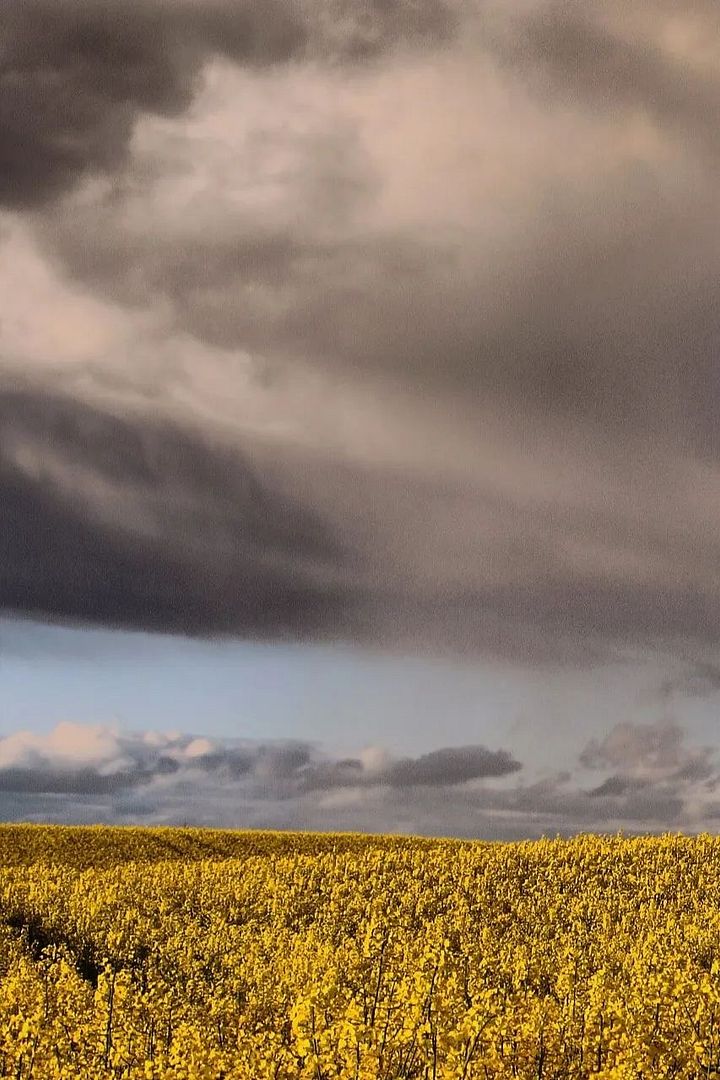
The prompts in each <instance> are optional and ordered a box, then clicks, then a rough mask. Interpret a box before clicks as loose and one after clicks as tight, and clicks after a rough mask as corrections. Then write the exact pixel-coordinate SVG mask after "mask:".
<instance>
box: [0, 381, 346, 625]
mask: <svg viewBox="0 0 720 1080" xmlns="http://www.w3.org/2000/svg"><path fill="white" fill-rule="evenodd" d="M28 455H29V457H28ZM53 467H54V468H55V470H56V471H55V472H53ZM58 469H60V470H61V472H60V474H58V471H57V470H58ZM74 470H79V471H80V474H81V475H83V470H84V473H85V474H87V475H88V476H89V477H90V484H89V487H88V486H86V487H84V488H81V494H80V495H78V491H77V489H75V490H73V484H72V477H73V475H74ZM63 480H64V481H65V486H64V484H63ZM68 485H69V486H68ZM124 493H128V494H129V501H128V502H127V505H126V507H125V510H123V509H122V499H123V494H124ZM0 501H1V503H2V507H3V520H2V528H0V604H1V605H2V607H3V608H4V609H6V610H16V611H18V612H25V613H28V612H30V613H35V614H38V615H45V616H55V617H60V618H69V619H79V620H85V621H90V622H98V623H109V624H115V625H124V626H130V627H144V628H146V629H155V630H165V631H170V632H172V631H181V632H188V631H189V632H193V633H199V634H206V633H242V634H248V635H251V636H259V637H270V638H272V637H278V636H290V637H298V636H306V635H309V636H313V635H314V634H315V633H317V634H319V635H323V634H324V633H326V632H327V630H328V628H329V627H330V626H332V625H333V623H334V622H336V621H337V620H338V619H339V617H340V615H341V612H342V609H343V605H344V602H345V598H343V599H340V598H339V597H338V596H337V590H336V588H335V587H334V586H333V584H332V581H328V580H323V579H322V574H323V567H325V566H329V567H330V568H332V567H335V566H337V565H338V564H340V563H342V559H343V555H342V552H341V551H340V550H339V548H338V546H337V544H336V542H335V540H334V538H332V537H330V536H329V535H328V534H327V532H326V530H325V529H324V528H323V524H322V522H320V521H319V520H317V518H316V517H314V516H313V514H312V513H309V512H307V511H306V510H305V509H304V508H302V507H299V506H298V505H297V504H296V503H295V502H294V501H293V499H292V498H291V497H290V496H288V495H285V494H278V493H276V492H273V491H272V490H269V489H268V488H267V487H266V486H265V485H264V484H263V480H262V479H261V478H260V476H259V475H258V474H257V472H256V470H255V468H254V467H253V463H252V462H251V461H249V460H247V459H246V458H244V457H243V455H242V454H240V453H239V452H236V451H231V450H227V449H221V448H218V447H216V446H215V447H214V446H213V445H212V443H209V442H207V441H205V439H204V438H202V437H201V436H199V435H193V434H192V433H190V432H189V431H184V430H181V429H178V428H177V427H175V426H173V425H172V424H169V423H153V422H150V421H147V420H144V421H141V422H137V421H133V420H132V418H129V417H122V416H115V415H112V414H111V413H108V412H106V411H103V410H100V409H97V408H92V407H90V406H87V405H82V404H80V403H78V402H75V401H73V400H72V399H67V398H61V397H53V396H50V395H39V396H38V395H32V394H27V393H25V392H23V391H20V390H16V391H6V392H4V393H2V394H0ZM300 548H303V549H304V555H303V556H302V557H300V558H298V556H299V552H300ZM305 559H306V560H307V562H306V564H305V569H302V568H301V564H302V563H303V561H304V560H305ZM333 609H334V610H333ZM313 628H314V629H313Z"/></svg>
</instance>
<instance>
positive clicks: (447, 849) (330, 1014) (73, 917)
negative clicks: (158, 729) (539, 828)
mask: <svg viewBox="0 0 720 1080" xmlns="http://www.w3.org/2000/svg"><path fill="white" fill-rule="evenodd" d="M75 835H76V841H75V846H76V848H77V857H78V860H79V861H80V863H81V864H84V863H85V862H86V861H87V859H86V858H84V857H83V856H82V853H81V852H80V850H79V847H78V845H80V846H81V845H82V844H83V842H85V837H86V842H87V844H89V845H90V846H92V844H95V843H97V839H96V837H97V831H94V832H93V833H88V834H82V833H80V834H77V833H76V834H75ZM130 835H131V834H127V833H126V834H124V839H122V843H121V844H120V846H119V847H117V848H116V850H117V851H119V852H121V854H122V857H123V858H124V859H125V860H127V859H128V857H129V856H131V854H132V843H131V841H130V839H128V837H129V836H130ZM157 835H158V834H156V836H155V840H156V841H157ZM169 835H170V834H169V833H168V837H169ZM212 835H216V836H217V835H219V834H208V837H210V836H212ZM225 836H226V837H227V838H228V839H227V844H228V845H229V844H230V843H231V838H232V837H233V834H225ZM278 836H279V834H278ZM132 837H134V842H135V843H136V844H137V850H138V855H139V858H140V861H137V862H127V861H125V862H119V863H117V864H115V865H112V864H111V862H110V859H109V857H108V859H106V860H104V861H105V862H106V865H105V866H102V867H100V868H97V869H93V868H90V869H88V868H85V867H84V865H80V866H77V865H73V863H72V845H68V844H67V842H66V838H65V837H63V836H62V835H61V834H58V843H59V845H60V847H59V848H58V857H57V858H56V859H55V860H53V859H51V858H50V857H49V856H48V852H49V851H50V849H51V847H52V842H53V841H52V837H51V836H48V835H45V836H44V837H43V838H42V839H40V838H38V839H36V840H35V841H34V842H35V843H36V845H38V849H39V848H40V847H42V846H43V845H44V847H43V850H44V851H45V855H44V856H43V858H44V861H43V862H39V863H36V864H28V865H21V860H20V858H19V857H18V859H16V863H17V864H18V865H15V866H5V868H3V869H0V914H1V916H2V927H1V928H0V957H2V960H1V962H0V1075H3V1076H12V1077H15V1078H17V1080H22V1078H27V1077H31V1076H33V1077H40V1078H42V1077H67V1078H71V1077H72V1078H73V1080H75V1078H77V1077H93V1078H98V1080H99V1078H105V1077H118V1078H119V1077H138V1078H139V1077H145V1078H147V1080H153V1078H160V1077H163V1078H165V1077H168V1078H175V1080H181V1078H182V1080H191V1078H192V1080H196V1078H201V1077H202V1078H206V1080H221V1078H225V1080H231V1078H233V1080H234V1078H238V1080H240V1078H242V1080H269V1078H277V1080H290V1078H293V1080H294V1078H307V1080H330V1078H343V1080H370V1078H373V1080H377V1078H380V1077H382V1078H385V1080H401V1078H408V1080H409V1078H424V1080H431V1078H432V1080H450V1078H453V1080H461V1078H462V1080H471V1078H482V1080H488V1078H494V1077H498V1078H500V1077H503V1078H505V1077H507V1078H510V1077H519V1078H523V1080H525V1078H527V1080H530V1078H540V1080H542V1078H546V1080H548V1078H551V1077H556V1078H565V1077H586V1076H599V1077H604V1078H606V1080H610V1078H616V1080H619V1078H626V1077H628V1078H629V1077H633V1078H645V1080H650V1078H656V1077H682V1078H691V1077H692V1078H698V1080H699V1078H700V1077H711V1076H720V841H718V840H715V839H712V838H710V837H700V838H696V839H683V838H678V837H664V838H660V839H644V840H624V839H620V838H616V839H599V838H587V837H586V838H580V839H577V840H573V841H539V842H535V843H527V844H512V845H486V844H477V845H474V844H456V843H453V842H449V841H447V842H415V841H410V842H403V841H397V840H393V839H391V838H387V839H385V838H379V839H378V838H373V839H372V840H370V839H366V840H362V839H360V838H353V837H337V838H333V837H327V836H325V837H315V838H313V837H304V838H303V840H302V846H303V850H301V851H299V852H297V853H295V852H293V851H292V850H289V849H288V845H289V840H288V837H287V835H286V836H284V837H281V838H279V839H278V840H277V844H276V845H275V843H274V839H273V834H264V839H263V840H262V843H261V842H260V840H259V838H258V837H255V838H253V836H252V834H245V835H244V836H243V835H242V834H235V836H234V841H233V842H234V844H235V846H236V848H237V850H236V851H235V852H234V854H235V856H237V857H233V858H229V857H228V850H226V849H223V850H222V851H218V853H217V854H216V856H215V857H214V858H211V859H202V858H200V859H199V858H198V857H197V856H198V844H199V841H200V840H201V839H202V834H198V833H196V832H192V831H190V832H187V833H185V832H174V833H172V838H173V839H172V842H173V843H174V844H175V850H174V858H173V860H172V861H166V860H163V861H152V858H151V857H149V856H148V854H147V852H148V851H149V850H150V848H151V847H152V843H153V840H152V839H148V835H147V834H144V833H143V832H142V831H137V832H134V833H133V834H132ZM3 842H4V843H6V844H8V843H9V841H8V840H7V837H5V838H0V848H1V846H2V843H3ZM103 843H104V844H105V847H104V848H103V850H105V851H106V853H109V851H110V850H111V848H112V833H111V832H110V831H109V830H108V831H107V833H106V834H105V836H104V838H103ZM183 844H187V846H188V858H187V859H184V858H183V857H182V848H183ZM243 844H245V845H246V850H250V851H254V852H256V851H257V848H258V845H260V846H261V849H262V850H263V851H264V853H263V854H257V853H253V854H247V855H246V856H245V857H240V856H242V854H243ZM253 845H255V847H253ZM290 847H292V845H290ZM61 848H62V852H63V857H64V858H65V861H64V862H63V860H62V859H61V858H60V856H59V852H60V849H61Z"/></svg>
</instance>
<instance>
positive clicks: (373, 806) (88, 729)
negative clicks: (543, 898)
mask: <svg viewBox="0 0 720 1080" xmlns="http://www.w3.org/2000/svg"><path fill="white" fill-rule="evenodd" d="M719 784H720V766H719V765H718V762H717V760H716V755H715V753H714V752H713V751H710V750H709V749H708V748H704V747H699V746H694V745H692V744H690V743H688V740H687V736H686V734H685V733H684V732H683V731H682V730H680V729H679V728H677V727H676V726H675V725H673V724H668V723H667V722H664V723H660V724H619V725H617V727H615V728H614V729H612V730H611V731H609V732H607V734H606V735H605V737H604V738H603V739H601V740H594V741H592V742H591V743H590V744H588V746H587V747H586V748H585V749H584V750H583V751H582V753H581V754H580V757H579V759H578V761H577V763H576V766H575V768H574V770H571V771H569V772H563V773H558V772H555V773H548V774H545V775H538V774H534V773H533V772H532V770H531V769H528V767H527V766H525V767H523V765H522V763H521V762H519V761H518V760H517V759H516V758H515V757H514V756H513V754H512V753H510V752H509V751H507V750H491V749H488V748H487V747H484V746H477V745H474V746H464V747H444V748H440V749H438V750H435V751H431V752H430V753H427V754H424V755H420V756H417V757H404V758H397V757H393V756H392V755H390V754H388V753H387V752H386V751H385V750H383V749H382V748H381V747H368V748H366V749H365V750H363V751H362V752H361V753H360V754H358V755H356V756H353V757H345V758H340V757H337V756H333V755H331V754H328V753H325V752H322V751H321V750H320V749H319V748H318V747H316V746H314V745H311V744H309V743H306V742H302V741H297V740H295V741H293V740H288V741H285V742H267V743H258V742H249V741H242V740H220V739H209V738H206V737H202V736H190V735H181V734H178V733H174V734H173V733H157V732H145V733H139V734H129V733H120V732H119V731H118V730H116V729H114V728H112V727H107V726H103V725H95V726H86V725H78V724H72V723H63V724H60V725H58V727H57V728H55V729H54V730H53V731H52V732H49V733H48V734H44V735H38V734H30V733H28V732H17V733H15V734H13V735H9V736H6V737H5V738H3V739H0V815H1V816H2V817H3V818H4V819H12V820H33V819H37V820H53V821H67V822H72V821H90V820H93V821H109V822H129V821H132V822H141V823H142V822H145V823H148V824H159V823H162V824H168V823H170V824H172V823H175V824H178V823H179V824H182V823H188V824H198V825H223V826H228V827H238V828H241V827H250V826H252V827H263V828H268V827H274V828H309V829H326V830H333V829H345V830H347V829H350V830H361V831H394V832H415V833H428V834H435V835H457V836H474V837H479V838H486V839H511V838H522V837H526V836H539V835H555V834H556V833H562V834H566V835H567V834H571V833H574V832H582V831H589V830H593V831H603V830H605V831H616V830H618V829H620V828H622V829H624V830H626V831H629V832H637V831H640V832H645V831H667V830H671V831H676V830H685V831H688V830H689V831H699V830H702V829H708V828H710V829H712V828H715V827H716V822H717V819H718V815H720V799H719V798H718V785H719Z"/></svg>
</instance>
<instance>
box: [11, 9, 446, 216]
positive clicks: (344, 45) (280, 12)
mask: <svg viewBox="0 0 720 1080" xmlns="http://www.w3.org/2000/svg"><path fill="white" fill-rule="evenodd" d="M453 21H454V20H453V16H452V13H451V11H450V10H449V9H448V8H447V7H446V6H445V5H444V4H443V3H442V0H423V2H421V3H419V4H414V3H407V2H404V0H392V2H390V3H378V2H374V0H371V2H369V3H367V4H361V5H356V4H347V3H341V4H324V3H315V4H312V3H309V4H302V3H300V4H292V5H288V4H284V3H282V2H275V0H262V3H254V2H253V0H242V2H240V3H237V2H230V0H202V2H200V0H141V2H140V3H136V4H129V3H127V2H123V0H109V2H108V0H6V2H5V4H4V6H3V47H2V53H0V94H1V96H2V109H1V110H0V165H1V166H2V167H1V168H0V203H4V204H5V205H8V206H15V207H28V206H32V205H36V204H38V203H43V202H45V201H46V200H48V199H50V198H52V197H53V196H56V195H58V194H61V193H62V192H63V191H66V190H68V189H69V188H71V187H72V186H73V185H74V184H76V183H77V182H78V181H79V180H81V179H82V178H83V177H84V176H86V175H88V174H93V173H113V172H116V171H118V170H119V169H120V168H121V167H122V166H123V165H124V164H125V162H126V160H127V154H128V149H129V144H130V140H131V137H132V132H133V125H134V122H135V120H136V118H137V117H138V115H140V114H142V113H156V114H160V115H163V116H174V115H178V114H180V113H182V112H184V111H185V110H186V109H187V108H188V107H189V105H190V104H191V102H192V99H193V96H194V94H195V92H196V90H197V87H198V80H199V77H200V75H201V72H202V68H203V66H204V64H205V62H206V61H207V60H208V59H209V58H210V57H211V56H213V55H220V56H224V57H227V58H228V59H230V60H232V61H234V62H236V63H239V64H243V65H247V66H250V67H257V66H260V67H267V66H272V65H273V64H277V63H282V62H287V61H289V60H291V59H293V58H295V59H300V58H302V59H305V60H312V59H313V58H317V57H319V58H321V59H324V60H326V61H333V62H338V61H341V60H346V61H347V60H355V61H359V60H367V59H371V58H372V57H374V56H377V55H378V54H380V53H382V52H383V51H385V50H387V49H389V48H391V47H392V46H393V45H395V44H396V43H397V42H399V41H407V42H409V43H412V42H419V43H423V42H427V41H430V42H433V41H434V42H437V41H438V40H442V39H443V38H445V37H446V36H447V35H448V34H449V33H451V31H452V26H453Z"/></svg>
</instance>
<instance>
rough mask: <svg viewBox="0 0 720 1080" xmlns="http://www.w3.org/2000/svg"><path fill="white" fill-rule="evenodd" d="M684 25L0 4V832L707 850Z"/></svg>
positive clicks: (704, 573)
mask: <svg viewBox="0 0 720 1080" xmlns="http://www.w3.org/2000/svg"><path fill="white" fill-rule="evenodd" d="M716 31H717V10H716V4H715V3H714V2H712V3H711V0H694V2H693V3H692V4H691V3H689V2H687V3H682V2H681V3H678V2H672V3H671V2H670V0H647V2H646V3H644V4H642V5H627V4H626V3H621V2H620V0H594V2H590V0H578V2H576V3H573V4H567V3H561V2H559V0H557V2H552V0H512V2H511V0H297V2H296V3H292V4H290V3H287V2H284V0H278V2H277V3H276V2H274V0H4V2H3V5H2V28H1V29H0V506H1V508H2V517H1V519H0V606H1V608H2V613H3V617H2V623H1V625H0V631H1V633H0V694H1V695H2V698H1V699H0V706H1V707H2V709H3V715H2V717H1V718H0V719H1V721H2V724H1V727H0V731H1V732H2V734H3V735H4V738H3V739H0V796H1V797H2V800H3V801H2V806H0V814H2V815H4V816H15V817H18V816H20V817H27V816H33V817H40V818H41V817H53V818H54V819H59V818H63V817H66V818H73V819H77V818H82V819H84V820H94V819H98V820H99V819H103V820H105V819H116V818H117V819H121V820H176V819H183V820H202V821H203V822H207V823H211V822H212V821H213V820H222V823H225V824H233V823H238V824H247V823H260V824H264V823H267V824H278V825H284V824H288V823H289V824H293V823H295V824H297V823H299V824H302V825H304V826H308V827H343V828H349V827H358V828H393V829H416V830H419V831H434V832H455V831H464V832H465V833H467V832H470V833H474V832H477V833H478V834H482V835H490V834H494V835H499V836H500V835H502V836H506V835H510V834H513V835H515V834H517V835H526V834H527V835H530V834H532V835H535V834H537V833H538V832H541V831H544V830H546V829H549V830H551V831H554V830H556V829H560V830H562V831H572V830H574V829H576V828H589V827H592V828H606V827H621V826H622V827H627V828H640V829H644V828H648V829H658V828H663V827H672V828H676V827H683V828H696V827H708V828H711V827H712V822H713V821H714V819H715V816H716V814H717V813H718V809H717V805H716V801H715V794H714V793H715V787H716V784H717V775H718V771H717V766H716V764H715V749H714V748H715V746H716V744H719V745H720V740H719V739H718V738H717V736H716V731H715V723H714V717H715V711H716V707H717V704H718V697H717V695H718V690H719V689H720V652H719V650H718V637H719V634H720V557H719V556H720V435H719V433H720V428H719V427H718V422H717V410H718V403H719V401H720V367H719V366H718V362H717V343H718V337H719V333H718V332H719V330H720V307H719V306H718V304H717V302H716V296H715V292H716V288H717V282H718V280H719V278H720V188H718V185H717V171H718V166H719V165H720V134H719V131H720V129H719V128H718V124H717V117H718V115H720V112H719V110H720V38H718V35H717V32H716ZM68 627H70V628H71V629H69V628H68ZM148 680H150V681H148ZM300 685H302V687H304V689H303V690H302V692H296V691H294V690H293V688H297V687H298V686H300ZM200 686H202V688H203V689H202V692H199V691H198V687H200ZM143 687H146V688H150V689H152V693H151V696H150V699H149V700H151V701H152V702H153V709H152V715H150V712H151V710H150V709H149V707H148V698H147V697H146V696H145V697H144V696H143ZM192 688H194V689H192ZM191 703H192V704H191ZM178 718H180V719H178ZM58 723H60V724H61V726H60V727H56V726H55V725H56V724H58ZM173 730H175V734H170V735H168V734H167V732H168V731H170V732H172V731H173ZM82 732H84V733H85V734H84V735H83V734H82ZM158 732H165V734H164V735H160V734H158ZM93 733H94V734H93ZM153 733H154V734H153ZM163 739H165V740H166V741H165V742H163V741H162V740H163ZM197 739H205V740H211V741H212V740H215V742H212V745H211V744H210V742H208V743H207V745H205V743H197V741H194V740H197ZM158 740H159V741H158ZM237 740H240V742H239V743H238V742H237ZM278 740H280V741H279V742H278ZM283 740H290V741H289V742H286V741H283ZM198 746H200V747H201V749H200V750H199V749H198ZM88 747H89V748H91V749H92V748H94V749H93V750H92V753H90V750H89V749H88V750H87V753H86V752H85V751H86V749H87V748H88ZM148 747H151V748H152V750H151V751H149V750H148ZM281 747H284V750H283V751H282V753H281V751H280V748H281ZM193 748H194V749H193ZM273 748H274V749H273ZM278 762H279V763H280V764H278ZM100 777H102V778H104V779H102V780H100V779H98V778H100ZM112 778H114V779H112ZM718 805H720V803H718ZM463 822H465V824H464V825H463ZM467 822H470V824H467Z"/></svg>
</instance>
